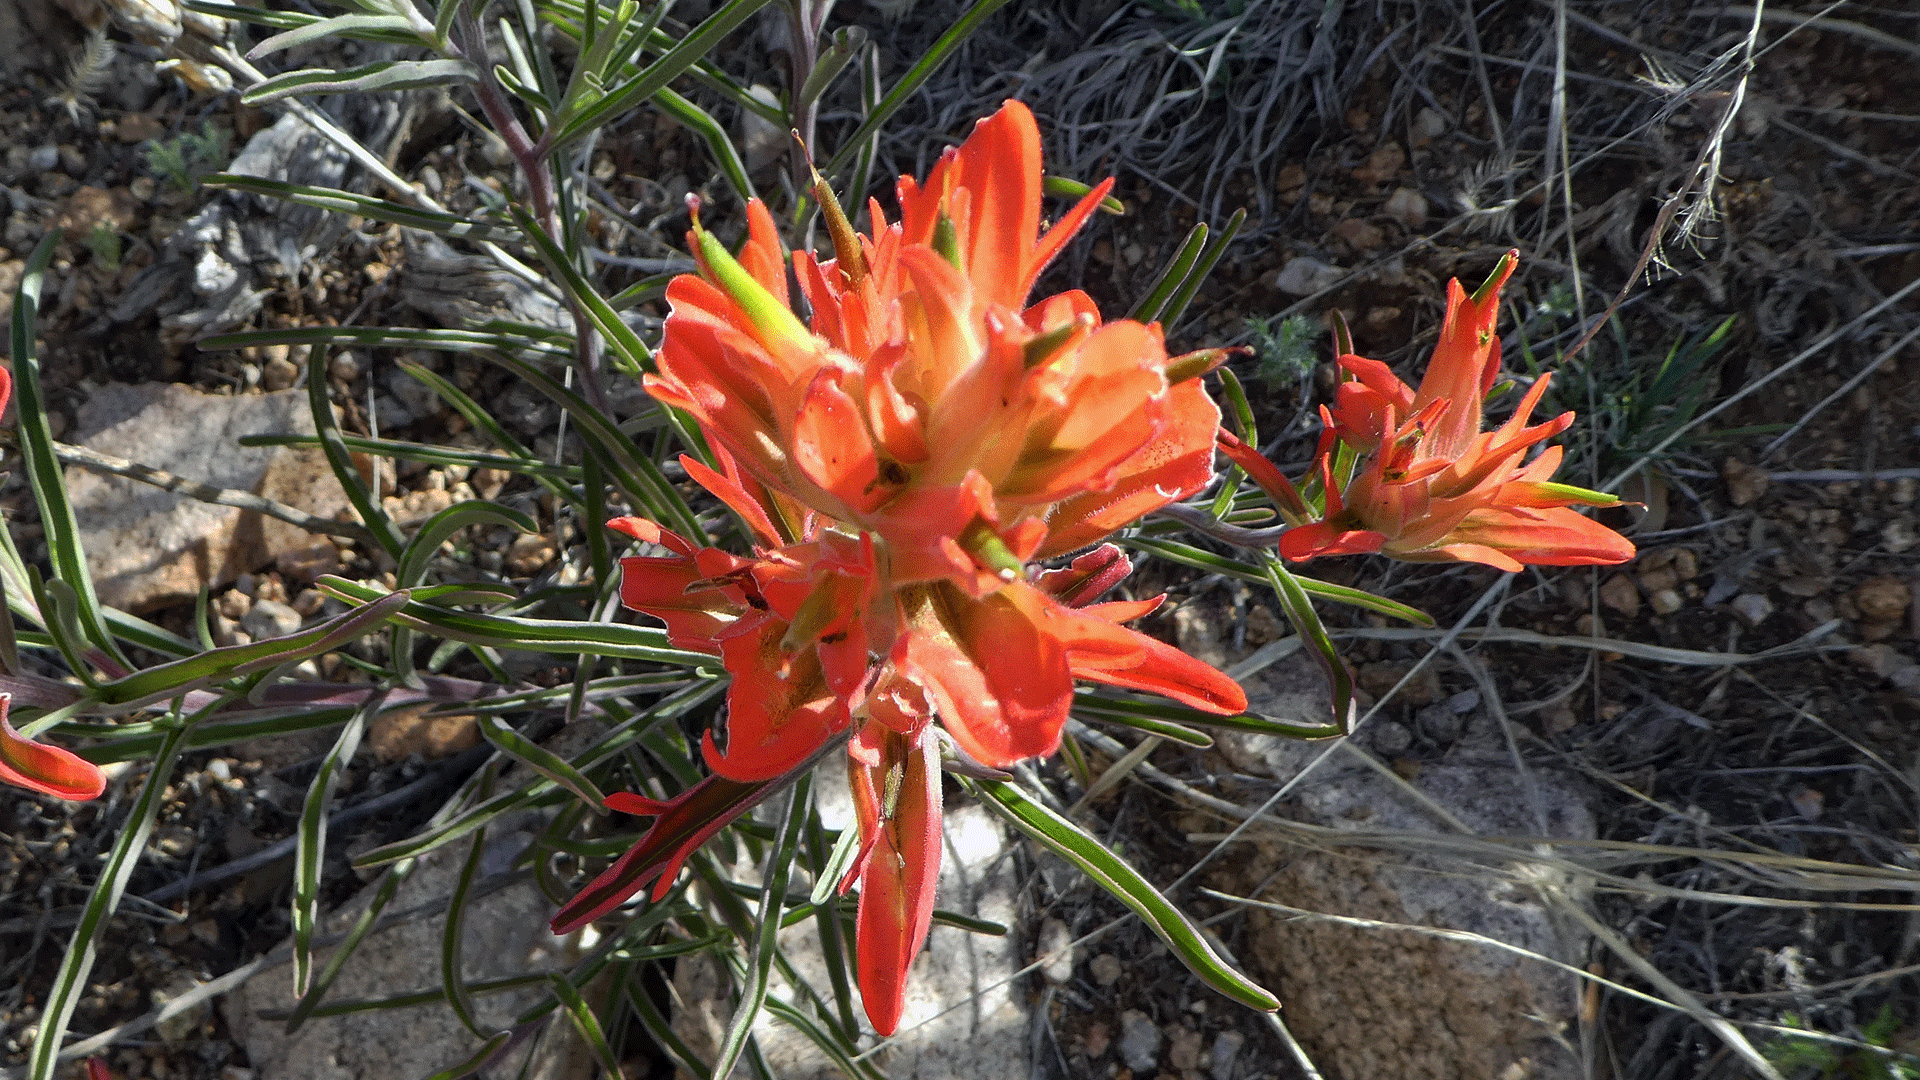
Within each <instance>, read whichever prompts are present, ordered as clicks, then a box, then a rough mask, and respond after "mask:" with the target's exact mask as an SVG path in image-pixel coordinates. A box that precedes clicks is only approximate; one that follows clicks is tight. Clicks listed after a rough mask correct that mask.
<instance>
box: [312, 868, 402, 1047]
mask: <svg viewBox="0 0 1920 1080" xmlns="http://www.w3.org/2000/svg"><path fill="white" fill-rule="evenodd" d="M419 864H420V863H419V860H418V859H402V860H400V861H399V862H397V863H394V864H393V865H392V866H389V867H387V869H386V872H385V873H383V874H381V875H380V885H379V887H378V888H376V889H375V890H374V894H373V900H372V901H371V902H369V903H368V904H367V906H366V908H365V909H363V910H362V911H361V912H360V916H359V918H357V919H355V920H354V923H353V926H352V927H350V928H349V929H348V930H347V936H346V937H345V938H344V939H343V940H342V941H341V942H340V944H338V945H336V946H334V949H333V952H332V953H331V954H330V955H328V957H327V962H326V965H325V966H324V967H322V968H321V969H320V974H318V975H316V976H314V977H313V979H312V980H311V981H310V982H309V983H308V985H307V992H306V993H304V994H302V995H300V1000H299V1001H297V1002H295V1003H294V1006H293V1011H292V1012H291V1013H289V1014H288V1015H287V1017H286V1027H287V1034H288V1035H292V1034H294V1033H295V1032H297V1031H299V1030H300V1027H301V1025H303V1024H305V1023H306V1022H307V1020H308V1018H310V1017H313V1016H326V1015H333V1013H332V1012H331V1011H329V1010H326V1009H322V1008H321V1005H320V1003H321V1001H322V1000H323V999H324V998H325V997H326V994H327V988H328V987H330V986H332V985H333V981H334V980H335V979H337V978H339V977H340V972H341V971H342V970H344V969H345V968H346V965H347V960H348V959H349V958H351V957H352V956H353V954H354V952H355V951H356V950H358V949H359V948H360V943H361V942H363V941H365V940H366V938H367V935H368V934H370V933H372V932H373V927H374V924H375V923H376V922H378V921H379V918H380V913H381V912H383V911H385V910H386V908H387V905H388V904H389V903H391V902H392V901H393V898H394V895H395V894H396V893H398V892H399V891H400V886H401V885H404V884H406V881H407V879H408V878H409V877H411V876H413V871H414V868H415V867H417V866H418V865H419ZM429 1000H431V999H429ZM422 1004H425V1002H422ZM337 1011H340V1012H345V1011H348V1010H346V1009H339V1010H337Z"/></svg>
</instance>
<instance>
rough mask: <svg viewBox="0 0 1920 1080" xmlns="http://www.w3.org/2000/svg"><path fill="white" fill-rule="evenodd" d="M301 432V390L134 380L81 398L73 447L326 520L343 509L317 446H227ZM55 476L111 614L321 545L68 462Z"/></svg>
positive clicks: (308, 421) (244, 515)
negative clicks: (226, 391) (213, 388)
mask: <svg viewBox="0 0 1920 1080" xmlns="http://www.w3.org/2000/svg"><path fill="white" fill-rule="evenodd" d="M312 433H313V416H312V413H311V412H309V411H308V405H307V395H306V392H305V391H303V390H287V391H283V392H280V393H276V394H246V395H239V396H220V395H212V394H202V393H200V392H199V391H197V390H194V389H193V388H192V387H189V386H182V385H180V384H178V383H142V384H139V385H132V386H127V385H109V386H104V387H101V388H100V389H98V390H97V391H95V392H94V393H92V394H89V395H88V396H87V398H86V399H85V400H84V401H83V402H82V403H81V405H80V409H79V415H78V417H77V418H76V420H75V423H74V439H73V441H75V442H77V443H80V444H82V445H84V446H87V447H90V448H91V449H94V450H98V451H100V452H101V453H105V454H112V455H114V456H115V457H122V458H128V459H131V460H133V461H138V462H140V463H141V464H144V465H151V466H153V467H155V468H159V469H164V470H166V471H167V472H170V473H173V474H175V475H178V476H184V477H186V478H187V479H189V480H196V481H199V482H201V483H206V484H212V485H214V486H216V487H223V488H234V489H238V490H240V491H250V492H253V493H255V494H257V495H264V496H266V497H268V498H272V499H276V500H278V501H280V502H284V503H289V504H292V505H293V506H296V507H298V508H300V509H302V510H305V511H307V512H308V513H310V514H315V515H318V516H320V517H328V518H330V517H332V516H333V515H334V514H335V513H336V512H338V511H339V510H341V509H343V508H344V507H345V506H346V505H347V502H346V495H345V493H344V492H342V491H341V490H340V485H339V483H338V482H336V481H335V480H334V478H333V474H332V473H331V472H329V471H328V470H327V468H326V464H325V458H324V457H322V456H321V454H320V452H319V451H317V450H309V451H295V450H291V449H288V448H285V447H270V446H261V447H241V446H239V445H237V440H238V439H239V438H240V436H242V435H255V434H280V435H287V434H291V435H311V434H312ZM66 476H67V492H68V496H69V497H70V498H71V499H72V500H73V505H74V513H75V516H76V517H78V518H79V521H80V534H81V541H82V543H83V544H84V545H85V547H86V551H87V565H88V567H89V568H90V569H91V570H92V571H93V578H94V587H95V589H96V590H97V591H98V592H99V594H100V599H101V602H103V603H105V604H108V605H110V606H112V607H117V608H121V609H123V610H127V611H140V610H145V609H148V608H152V607H155V606H157V605H159V604H162V603H165V602H167V601H170V600H175V599H181V598H185V597H190V596H192V595H194V594H195V593H196V592H198V591H199V590H200V588H201V586H202V585H205V586H208V587H210V588H213V589H215V590H218V589H219V588H220V587H221V586H223V585H225V584H226V583H227V582H230V581H232V580H234V579H235V578H236V577H237V576H238V575H240V574H241V573H242V572H245V571H248V570H256V569H259V568H261V567H264V566H266V565H267V564H269V563H271V562H273V561H274V560H275V559H276V558H277V557H279V556H282V555H286V554H288V553H290V552H298V551H303V550H305V549H307V548H308V547H310V546H312V545H314V544H316V543H324V542H325V541H324V538H320V539H318V540H316V538H314V537H312V536H310V535H309V534H308V533H306V532H305V531H304V530H301V529H297V528H295V527H293V526H291V525H287V524H285V523H283V522H279V521H273V520H270V519H269V520H262V519H261V517H260V516H259V515H258V514H255V513H252V512H245V511H241V510H239V509H236V508H234V507H231V506H214V505H211V504H208V503H203V502H199V501H196V500H193V499H189V498H186V497H185V496H182V495H175V494H173V493H171V492H166V491H162V490H160V489H159V488H156V487H152V486H150V485H147V484H142V483H137V482H135V481H132V480H128V479H126V478H124V477H118V476H102V475H100V474H98V473H93V472H88V471H87V470H85V469H81V468H78V467H72V468H69V469H67V471H66ZM329 546H330V545H329Z"/></svg>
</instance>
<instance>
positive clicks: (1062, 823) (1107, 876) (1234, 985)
mask: <svg viewBox="0 0 1920 1080" xmlns="http://www.w3.org/2000/svg"><path fill="white" fill-rule="evenodd" d="M958 779H959V781H960V783H961V784H963V785H965V786H966V788H967V789H968V790H970V791H972V792H973V793H974V794H975V795H977V796H980V797H981V801H982V802H983V803H984V804H985V805H986V807H987V809H989V810H992V811H993V812H994V813H995V814H998V815H999V816H1000V817H1001V818H1003V819H1005V820H1006V821H1007V823H1008V824H1010V825H1012V826H1013V827H1014V828H1017V829H1019V830H1020V831H1021V832H1023V833H1026V834H1027V835H1028V836H1031V837H1033V838H1034V839H1035V840H1037V841H1039V842H1040V844H1041V845H1042V846H1043V847H1045V848H1046V849H1047V850H1049V851H1052V852H1053V853H1054V854H1056V855H1059V856H1060V857H1061V858H1063V859H1066V860H1067V861H1068V862H1070V863H1073V864H1074V865H1075V866H1078V867H1079V868H1080V869H1081V871H1082V872H1084V873H1085V874H1086V875H1087V876H1088V877H1090V878H1092V879H1093V881H1094V884H1096V885H1099V886H1100V887H1101V888H1103V889H1105V890H1107V892H1108V893H1110V894H1111V895H1112V896H1113V898H1114V899H1116V900H1118V901H1120V902H1121V903H1122V904H1125V905H1126V906H1127V907H1128V908H1129V909H1130V910H1132V911H1133V913H1134V914H1136V915H1138V916H1140V918H1141V919H1142V920H1143V921H1144V922H1145V923H1146V924H1147V927H1148V928H1149V929H1151V930H1152V931H1153V932H1154V933H1155V934H1157V935H1159V937H1160V940H1162V941H1164V942H1166V943H1167V947H1168V948H1171V949H1172V950H1173V952H1174V955H1176V956H1178V957H1179V958H1180V960H1181V962H1182V963H1184V964H1186V965H1187V967H1188V969H1189V970H1191V971H1192V972H1193V973H1194V974H1195V975H1198V976H1200V978H1201V979H1202V980H1203V981H1205V982H1206V983H1207V985H1209V986H1211V987H1213V988H1214V989H1215V990H1218V991H1220V992H1221V993H1222V994H1225V995H1227V996H1228V997H1230V998H1232V999H1234V1000H1235V1001H1238V1002H1240V1003H1241V1004H1243V1005H1247V1006H1249V1007H1251V1008H1255V1009H1259V1010H1261V1011H1263V1012H1272V1011H1274V1010H1275V1009H1278V1008H1279V1007H1280V1002H1279V1000H1278V999H1277V998H1275V997H1274V996H1273V995H1272V994H1270V993H1268V992H1267V991H1266V990H1265V989H1263V988H1261V987H1260V986H1259V985H1258V984H1256V983H1254V982H1253V981H1252V980H1250V979H1248V978H1247V977H1246V976H1245V975H1242V974H1241V973H1239V972H1238V971H1235V970H1234V969H1233V968H1231V967H1229V966H1228V965H1227V963H1226V961H1224V960H1222V959H1221V958H1220V955H1219V954H1218V953H1216V952H1214V951H1213V946H1211V945H1209V944H1207V940H1206V938H1205V937H1203V936H1202V935H1201V933H1200V929H1199V927H1197V926H1195V925H1194V924H1193V922H1192V921H1191V920H1189V919H1188V918H1187V916H1186V913H1184V912H1182V911H1181V910H1180V909H1179V908H1178V907H1176V906H1174V905H1173V904H1172V903H1171V902H1169V901H1168V900H1167V898H1166V897H1164V896H1162V895H1160V891H1159V890H1158V889H1155V888H1154V887H1153V886H1152V885H1150V884H1148V883H1147V879H1146V878H1144V877H1141V876H1140V872H1139V871H1137V870H1135V869H1134V868H1133V867H1131V866H1129V865H1127V863H1126V861H1125V860H1123V859H1121V858H1120V857H1119V856H1118V855H1115V854H1114V853H1113V852H1111V851H1109V850H1107V848H1106V846H1105V845H1103V844H1101V843H1100V841H1098V840H1096V839H1094V838H1093V837H1091V836H1089V835H1087V834H1086V833H1085V832H1083V831H1081V829H1080V827H1079V826H1078V825H1075V824H1074V823H1073V822H1071V821H1069V820H1067V819H1066V818H1064V817H1061V816H1060V815H1059V814H1056V813H1054V812H1053V811H1052V810H1049V809H1047V807H1046V806H1044V805H1042V804H1041V803H1040V802H1039V801H1037V800H1035V799H1030V798H1028V797H1027V795H1026V793H1025V792H1023V791H1021V790H1020V789H1019V788H1018V787H1016V786H1015V785H1013V784H1006V783H1001V782H1000V781H997V780H975V779H972V778H970V777H964V776H963V777H959V778H958Z"/></svg>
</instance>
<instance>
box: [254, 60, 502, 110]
mask: <svg viewBox="0 0 1920 1080" xmlns="http://www.w3.org/2000/svg"><path fill="white" fill-rule="evenodd" d="M477 81H478V79H477V78H476V77H475V75H474V71H473V65H472V64H469V63H467V62H466V61H465V60H383V61H381V62H379V63H377V64H365V65H362V66H360V67H357V68H348V69H346V70H345V71H335V70H333V69H332V68H308V69H304V70H301V71H289V72H286V73H285V74H281V75H275V76H274V77H273V78H271V79H267V80H266V81H264V82H262V83H260V84H258V85H256V86H254V87H253V88H252V89H250V90H248V91H246V92H245V93H243V94H241V95H240V103H241V104H243V105H263V104H265V103H267V102H269V101H278V100H280V99H281V98H284V97H293V96H295V95H307V94H359V93H370V92H376V91H392V90H413V89H417V88H419V87H423V86H451V85H453V84H455V83H470V82H477Z"/></svg>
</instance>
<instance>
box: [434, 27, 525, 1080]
mask: <svg viewBox="0 0 1920 1080" xmlns="http://www.w3.org/2000/svg"><path fill="white" fill-rule="evenodd" d="M453 2H454V3H456V4H457V3H461V2H464V0H453ZM429 1000H431V999H429ZM420 1004H422V1005H424V1004H426V1002H424V1001H423V1002H420ZM512 1038H513V1032H511V1031H498V1032H495V1033H494V1035H493V1038H491V1039H488V1040H487V1041H486V1042H484V1043H481V1044H480V1049H478V1050H476V1051H474V1052H473V1056H472V1057H470V1058H468V1059H467V1060H465V1061H463V1062H461V1063H460V1064H458V1065H455V1066H453V1067H452V1068H450V1069H442V1070H441V1071H439V1072H437V1073H434V1074H433V1075H432V1076H429V1077H427V1080H468V1078H469V1077H473V1076H478V1075H481V1074H482V1071H483V1070H484V1068H485V1067H486V1065H487V1063H488V1062H490V1061H492V1060H493V1058H494V1055H496V1054H498V1053H500V1051H502V1050H504V1049H506V1046H507V1043H508V1041H509V1040H511V1039H512Z"/></svg>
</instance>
